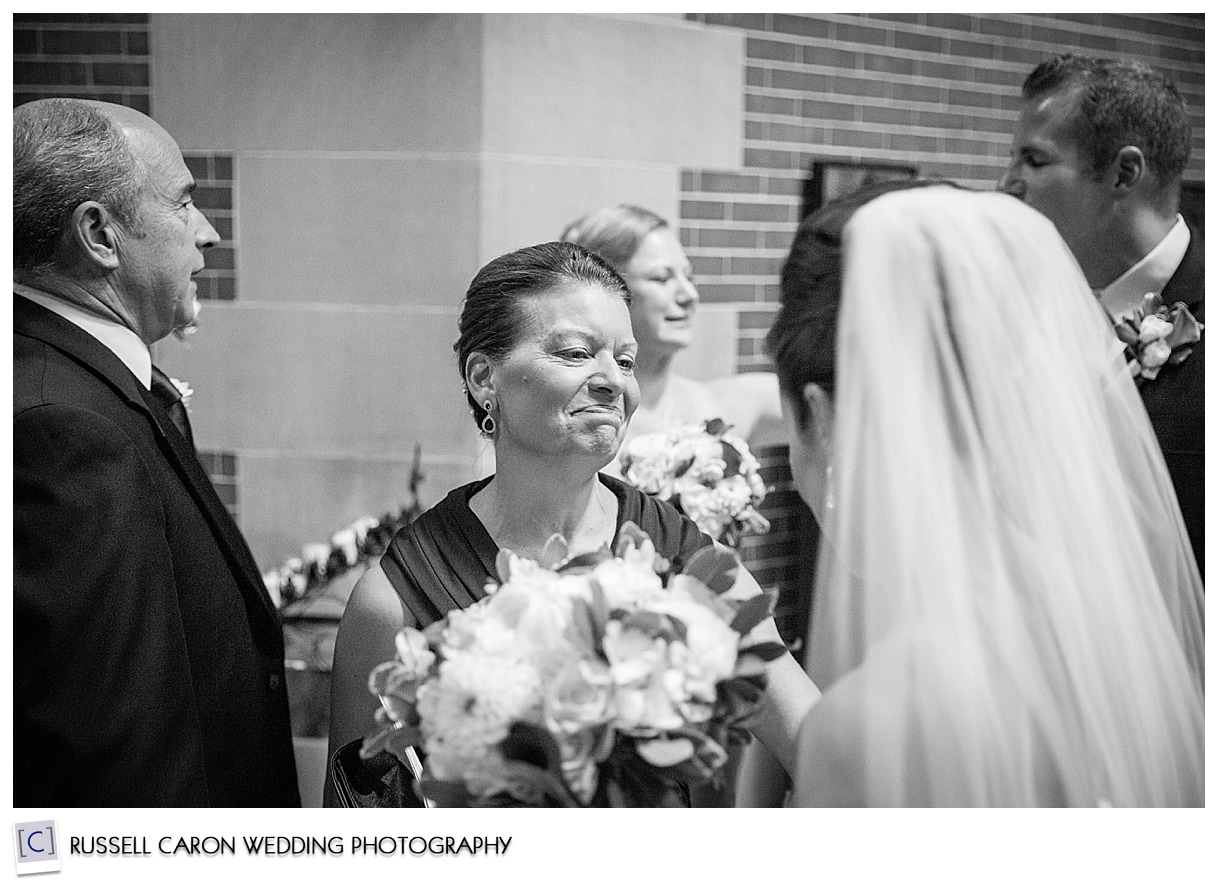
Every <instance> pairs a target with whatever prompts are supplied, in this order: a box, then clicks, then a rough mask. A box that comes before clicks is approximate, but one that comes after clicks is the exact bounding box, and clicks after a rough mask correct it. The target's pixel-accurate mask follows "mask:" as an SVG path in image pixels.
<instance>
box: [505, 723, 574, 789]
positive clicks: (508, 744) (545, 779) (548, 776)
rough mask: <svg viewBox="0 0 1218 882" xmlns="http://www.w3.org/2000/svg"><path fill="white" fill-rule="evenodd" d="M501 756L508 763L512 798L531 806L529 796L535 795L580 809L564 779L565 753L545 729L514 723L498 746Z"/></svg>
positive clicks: (529, 724)
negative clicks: (532, 793)
mask: <svg viewBox="0 0 1218 882" xmlns="http://www.w3.org/2000/svg"><path fill="white" fill-rule="evenodd" d="M499 752H500V754H502V755H503V758H504V759H505V760H506V761H507V763H506V768H507V770H508V772H509V780H510V781H511V782H512V783H513V785H514V786H513V787H512V788H511V791H510V792H512V794H513V795H514V796H515V797H516V798H518V799H521V801H525V802H530V803H532V802H533V800H532V799H530V798H529V793H530V792H533V791H536V792H539V793H542V794H545V795H546V796H548V797H550V798H551V799H552V800H554V801H555V802H557V803H558V804H559V805H565V806H577V805H579V801H578V800H577V799H576V798H575V796H574V794H572V793H571V791H570V790H569V789H568V788H567V785H566V782H565V781H564V779H563V776H562V750H561V748H559V746H558V742H557V741H556V740H555V739H554V736H553V735H551V734H550V731H549V730H548V729H546V728H545V727H544V726H536V725H534V724H532V723H524V722H515V723H513V724H512V726H511V728H510V729H509V730H508V734H507V737H506V738H504V739H503V740H502V741H500V742H499Z"/></svg>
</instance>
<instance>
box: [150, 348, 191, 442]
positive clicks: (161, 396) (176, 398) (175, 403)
mask: <svg viewBox="0 0 1218 882" xmlns="http://www.w3.org/2000/svg"><path fill="white" fill-rule="evenodd" d="M151 391H152V395H153V397H154V398H155V399H156V400H157V402H158V403H159V404H160V405H161V406H162V407H164V408H165V412H166V413H168V414H169V419H171V420H173V424H174V425H175V426H177V427H178V431H179V432H181V433H182V437H183V438H185V439H186V441H187V443H189V444H190V447H191V449H192V450H193V449H194V446H195V436H194V434H193V433H192V432H191V431H190V417H188V416H187V415H186V405H185V404H183V403H182V393H181V392H179V391H178V387H177V386H175V385H174V384H173V382H172V381H171V380H170V379H169V377H167V376H165V374H164V373H162V372H161V371H160V370H158V369H157V368H155V367H154V368H153V369H152V390H151Z"/></svg>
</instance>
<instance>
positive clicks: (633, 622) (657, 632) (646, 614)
mask: <svg viewBox="0 0 1218 882" xmlns="http://www.w3.org/2000/svg"><path fill="white" fill-rule="evenodd" d="M621 622H622V627H623V628H634V629H635V630H637V631H642V632H643V633H644V634H646V635H647V636H648V637H650V638H652V639H653V640H654V639H656V638H657V637H658V638H662V639H665V640H671V639H672V638H673V637H674V636H675V631H674V630H673V624H672V618H671V617H669V616H666V615H661V614H660V613H657V612H653V611H652V610H649V609H640V610H634V611H632V612H628V613H626V615H624V616H622V618H621Z"/></svg>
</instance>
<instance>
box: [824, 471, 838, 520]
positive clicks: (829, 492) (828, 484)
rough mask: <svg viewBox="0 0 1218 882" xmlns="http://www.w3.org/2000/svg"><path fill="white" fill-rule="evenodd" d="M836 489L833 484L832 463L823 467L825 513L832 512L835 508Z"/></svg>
mask: <svg viewBox="0 0 1218 882" xmlns="http://www.w3.org/2000/svg"><path fill="white" fill-rule="evenodd" d="M836 491H837V488H836V487H835V486H834V482H833V463H829V464H828V465H827V466H825V511H833V509H834V508H835V507H836V506H837V492H836Z"/></svg>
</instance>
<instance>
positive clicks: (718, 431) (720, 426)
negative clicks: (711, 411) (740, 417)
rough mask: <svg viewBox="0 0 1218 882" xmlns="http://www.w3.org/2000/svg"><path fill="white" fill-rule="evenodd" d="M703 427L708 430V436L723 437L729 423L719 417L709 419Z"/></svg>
mask: <svg viewBox="0 0 1218 882" xmlns="http://www.w3.org/2000/svg"><path fill="white" fill-rule="evenodd" d="M702 425H703V426H704V427H705V428H706V434H708V435H712V436H714V437H715V438H719V437H722V435H723V433H724V432H726V431H727V423H725V422H724V421H723V420H721V419H719V418H718V417H715V418H714V419H709V420H707V421H706V422H704V423H703V424H702Z"/></svg>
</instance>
